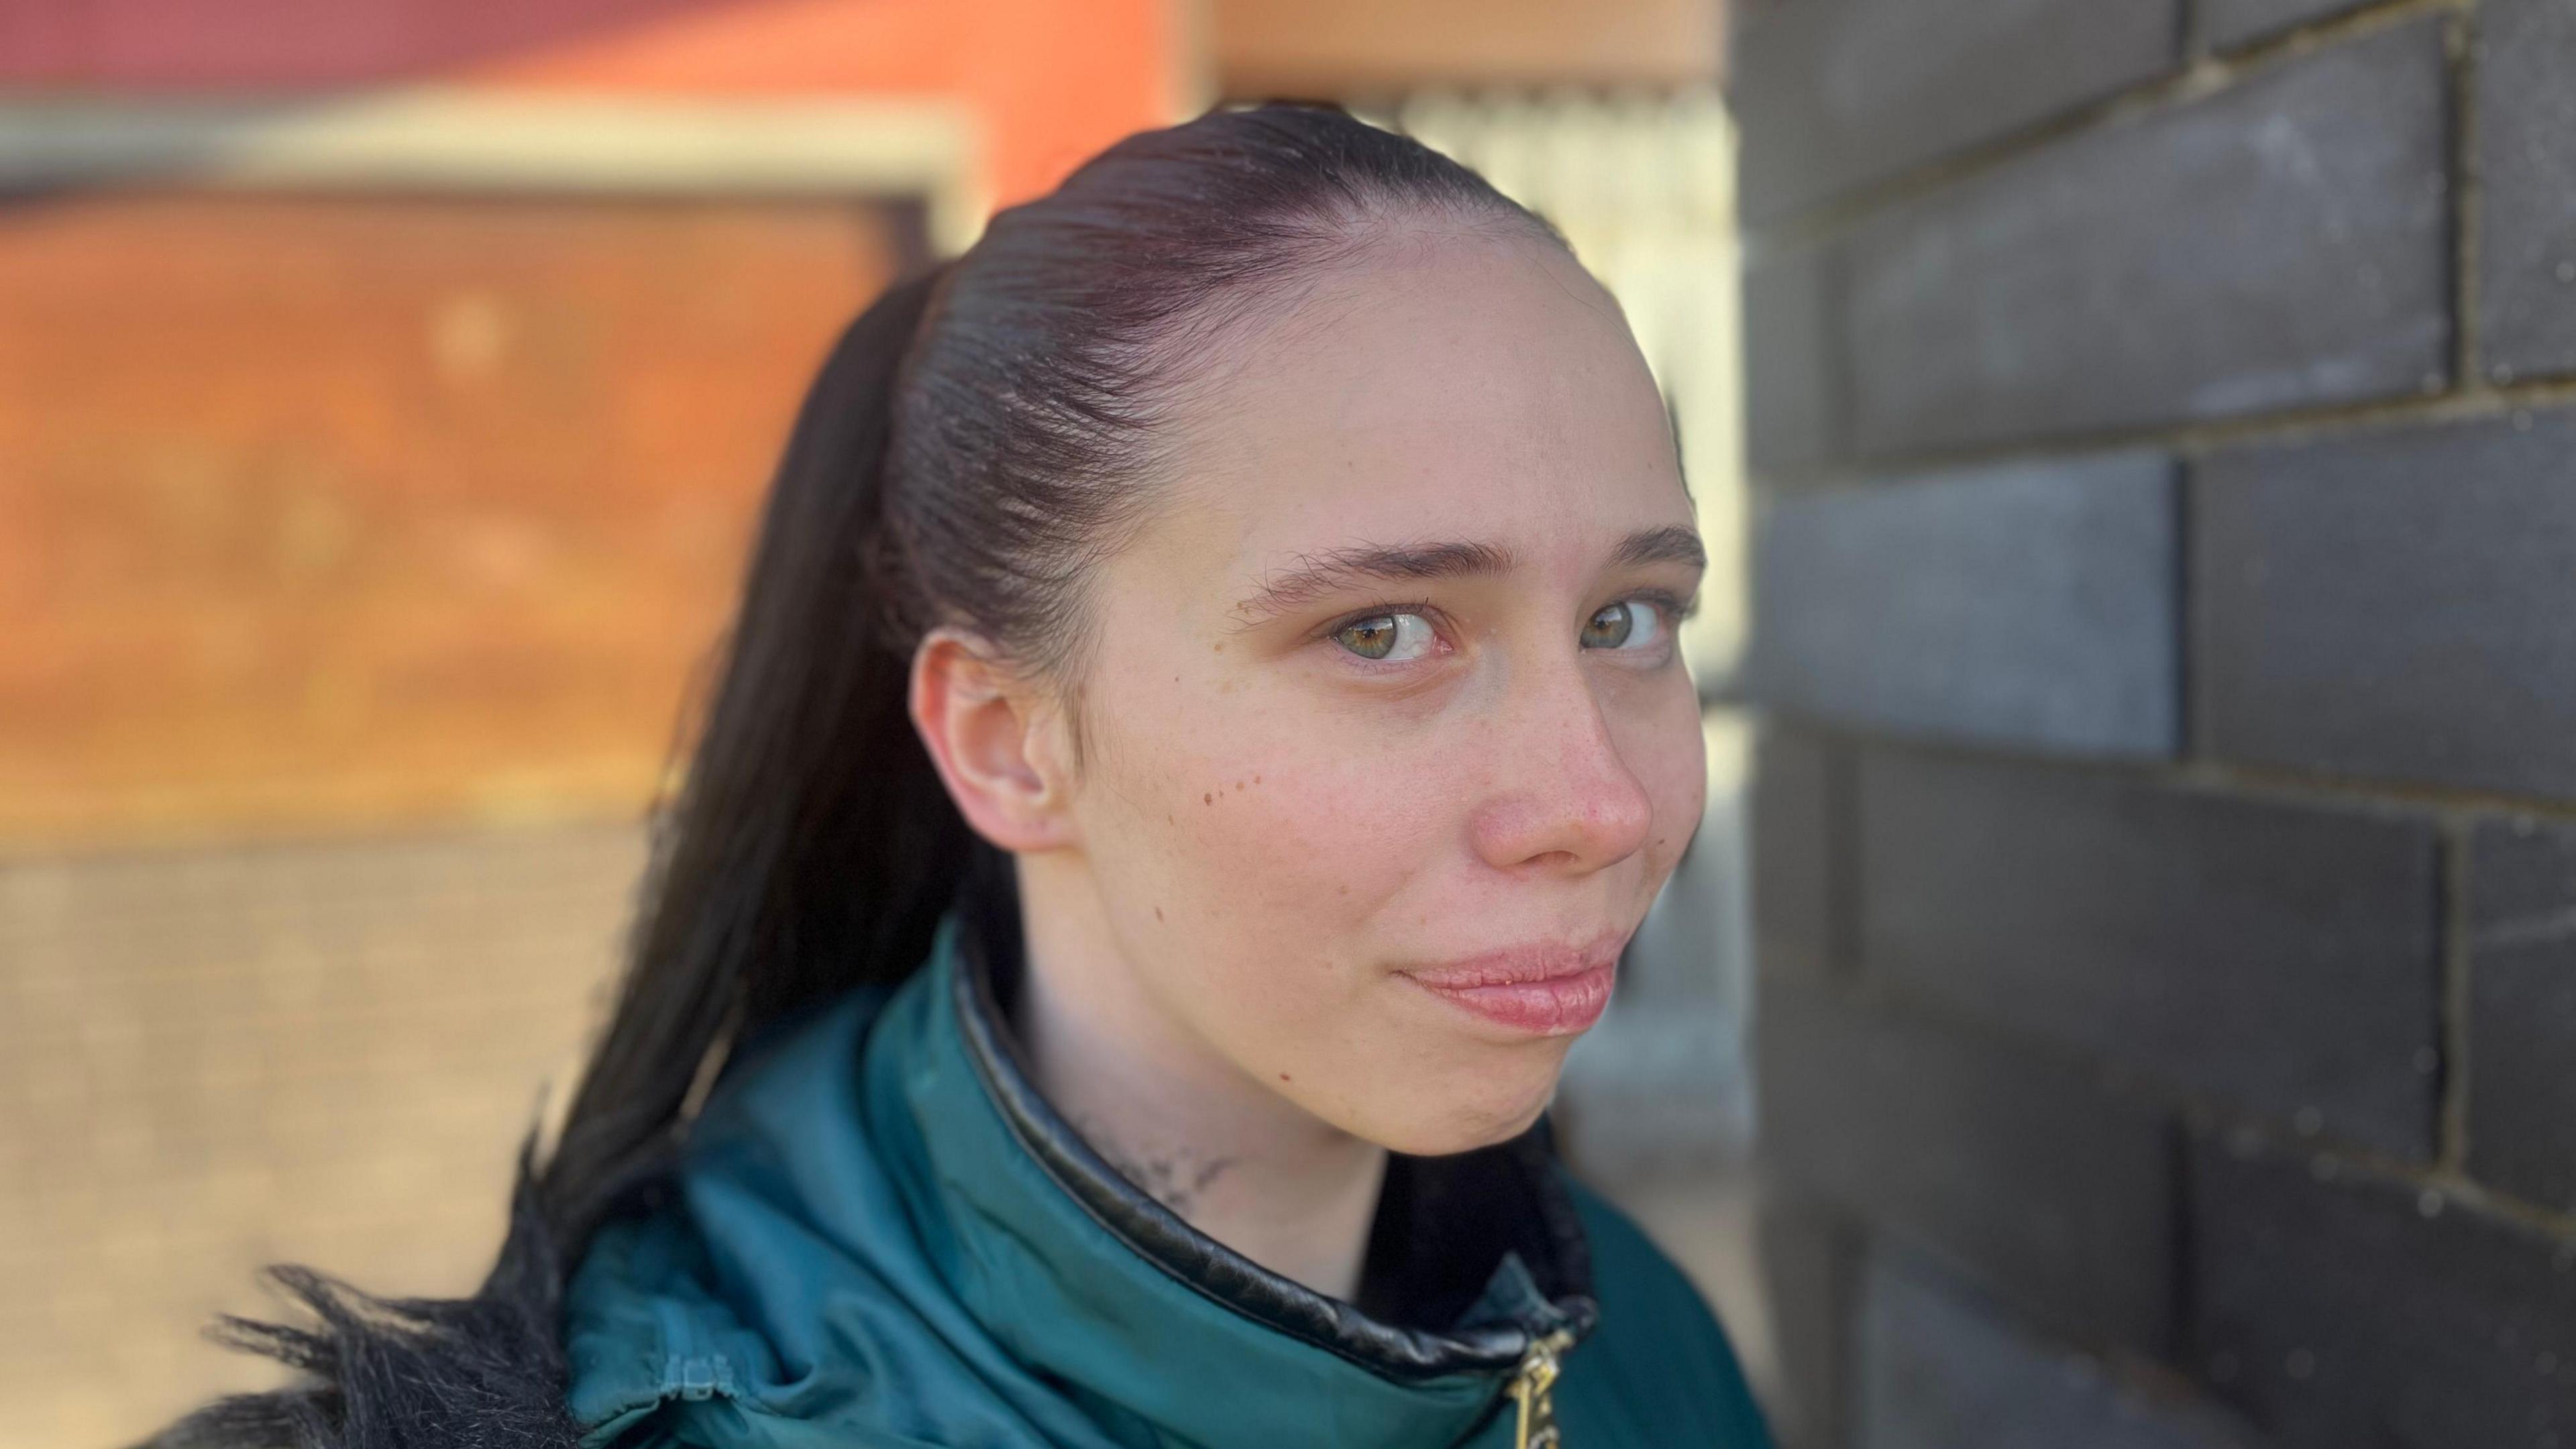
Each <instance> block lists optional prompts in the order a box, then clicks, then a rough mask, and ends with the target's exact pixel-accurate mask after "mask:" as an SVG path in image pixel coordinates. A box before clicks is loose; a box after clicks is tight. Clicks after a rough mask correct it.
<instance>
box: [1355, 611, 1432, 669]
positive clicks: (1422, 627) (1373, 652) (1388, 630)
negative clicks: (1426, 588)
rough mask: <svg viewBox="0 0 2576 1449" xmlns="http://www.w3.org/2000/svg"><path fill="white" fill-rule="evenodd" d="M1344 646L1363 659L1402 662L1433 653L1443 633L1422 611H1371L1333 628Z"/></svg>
mask: <svg viewBox="0 0 2576 1449" xmlns="http://www.w3.org/2000/svg"><path fill="white" fill-rule="evenodd" d="M1333 637H1334V638H1336V639H1339V640H1340V641H1342V647H1343V648H1345V649H1348V650H1350V651H1351V652H1352V653H1353V654H1356V655H1358V656H1360V657H1361V658H1362V659H1367V660H1372V661H1379V662H1386V661H1393V662H1397V663H1401V662H1403V661H1405V660H1410V659H1419V658H1421V657H1422V656H1423V655H1425V654H1428V653H1429V652H1431V646H1432V645H1433V644H1435V643H1437V642H1439V638H1440V636H1439V635H1438V634H1437V633H1435V632H1433V630H1432V628H1431V621H1430V620H1428V619H1425V618H1423V617H1422V616H1421V615H1420V614H1372V615H1370V616H1369V617H1367V618H1365V619H1353V620H1352V621H1351V622H1349V623H1347V624H1344V625H1343V626H1342V627H1340V628H1339V629H1336V630H1334V631H1333Z"/></svg>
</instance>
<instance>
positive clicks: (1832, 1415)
mask: <svg viewBox="0 0 2576 1449" xmlns="http://www.w3.org/2000/svg"><path fill="white" fill-rule="evenodd" d="M1759 1238H1760V1244H1759V1248H1758V1253H1759V1257H1760V1260H1761V1261H1760V1268H1761V1274H1762V1291H1763V1297H1764V1299H1765V1301H1766V1303H1767V1305H1768V1307H1769V1309H1770V1314H1771V1344H1772V1350H1773V1352H1774V1354H1775V1355H1776V1356H1777V1361H1778V1365H1779V1391H1778V1392H1779V1397H1780V1399H1781V1400H1782V1402H1781V1403H1780V1404H1779V1405H1777V1406H1776V1407H1775V1410H1774V1412H1773V1413H1772V1415H1771V1420H1772V1426H1773V1428H1774V1429H1776V1430H1777V1431H1778V1433H1779V1435H1780V1439H1781V1442H1782V1443H1784V1444H1787V1445H1790V1446H1792V1449H1841V1446H1842V1445H1843V1444H1845V1443H1846V1442H1847V1434H1848V1426H1847V1424H1846V1423H1845V1414H1844V1409H1843V1405H1844V1400H1845V1399H1846V1398H1847V1397H1848V1395H1847V1393H1846V1391H1845V1383H1846V1379H1847V1376H1848V1373H1849V1358H1850V1343H1849V1339H1850V1331H1849V1329H1850V1322H1851V1310H1852V1304H1853V1301H1854V1299H1855V1298H1856V1296H1857V1292H1856V1289H1857V1285H1856V1283H1855V1282H1854V1279H1855V1278H1856V1276H1857V1271H1858V1268H1857V1265H1858V1263H1859V1259H1860V1235H1859V1234H1858V1233H1857V1232H1855V1231H1853V1230H1852V1229H1851V1227H1850V1226H1849V1225H1848V1224H1846V1223H1844V1222H1842V1221H1841V1220H1839V1219H1838V1218H1836V1217H1835V1216H1834V1214H1833V1213H1832V1211H1831V1210H1830V1209H1827V1208H1824V1207H1822V1206H1820V1205H1818V1204H1815V1203H1810V1202H1793V1201H1789V1200H1786V1199H1784V1198H1782V1197H1780V1196H1779V1195H1776V1194H1774V1195H1772V1196H1770V1197H1769V1198H1767V1199H1766V1200H1765V1201H1764V1203H1763V1205H1762V1214H1761V1219H1760V1224H1759Z"/></svg>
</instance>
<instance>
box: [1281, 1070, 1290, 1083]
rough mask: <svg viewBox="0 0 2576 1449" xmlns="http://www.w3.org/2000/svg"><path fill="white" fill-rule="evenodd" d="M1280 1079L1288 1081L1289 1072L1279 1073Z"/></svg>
mask: <svg viewBox="0 0 2576 1449" xmlns="http://www.w3.org/2000/svg"><path fill="white" fill-rule="evenodd" d="M1279 1080H1281V1081H1283V1082H1284V1081H1286V1080H1288V1074H1287V1073H1286V1072H1281V1073H1280V1074H1279Z"/></svg>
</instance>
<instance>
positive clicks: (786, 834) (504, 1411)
mask: <svg viewBox="0 0 2576 1449" xmlns="http://www.w3.org/2000/svg"><path fill="white" fill-rule="evenodd" d="M948 272H949V268H948V267H946V266H942V267H939V268H935V269H933V270H932V271H930V272H928V273H925V274H923V275H921V276H918V277H915V278H912V279H910V280H908V281H905V282H902V283H900V284H898V285H896V286H894V287H892V288H890V289H889V290H888V291H886V292H885V293H884V294H883V295H881V296H880V297H878V299H877V300H876V301H875V303H874V304H872V305H871V306H869V307H868V309H867V310H866V311H865V312H863V313H861V314H860V315H859V317H858V319H857V320H856V321H854V322H852V323H851V324H850V325H849V327H848V328H847V329H846V330H845V331H844V332H843V333H842V334H841V337H840V340H839V341H838V343H837V344H836V345H835V346H834V347H833V349H832V353H831V356H830V358H829V359H828V360H827V361H826V362H825V363H824V365H823V368H822V370H821V372H820V374H819V375H818V376H817V377H816V379H815V381H814V384H813V387H812V388H811V390H810V391H809V392H808V393H807V395H806V398H805V401H804V405H803V406H802V408H801V409H800V410H799V412H798V414H797V418H796V423H795V427H794V431H793V432H792V433H791V434H790V437H789V441H788V445H787V449H786V453H785V456H784V458H783V459H782V461H781V462H780V464H779V468H778V473H777V476H776V478H775V480H774V482H773V484H772V487H771V489H770V493H769V498H768V504H767V507H766V509H765V511H764V514H763V517H762V519H761V523H760V530H759V537H758V541H757V543H756V544H755V545H754V548H753V551H752V555H751V562H750V566H749V569H748V571H747V574H746V577H745V584H744V592H743V596H742V601H741V606H740V609H739V611H738V614H737V616H736V619H735V621H734V624H733V627H732V629H731V630H730V632H729V634H728V637H727V639H726V640H725V642H724V644H723V645H722V647H721V650H720V655H719V658H720V660H721V666H720V668H719V670H718V672H717V676H716V678H717V684H716V688H715V691H714V696H713V699H712V700H711V701H710V702H709V703H708V705H707V708H706V711H705V725H704V729H703V730H702V731H701V732H700V734H699V738H698V740H697V744H696V747H695V749H694V750H693V751H692V753H691V760H690V765H689V768H688V771H687V774H686V775H685V776H684V778H683V780H682V782H681V784H680V787H679V789H678V791H677V793H676V795H675V796H674V797H672V798H671V799H670V800H667V801H664V802H659V803H657V805H656V806H655V808H654V809H653V810H652V811H651V813H650V824H649V828H650V836H651V849H650V854H649V861H648V864H647V867H646V870H645V874H644V878H643V882H642V886H641V889H640V891H639V893H638V909H637V915H636V918H635V921H634V924H633V926H632V930H631V935H630V937H629V941H628V960H629V966H628V969H627V971H626V974H625V977H624V979H623V981H622V982H621V983H620V986H619V989H618V993H617V999H616V1005H615V1007H614V1009H613V1011H612V1013H611V1015H610V1018H609V1021H608V1024H607V1027H606V1030H605V1031H604V1033H603V1034H602V1036H601V1037H600V1039H599V1042H598V1044H597V1046H596V1048H595V1049H594V1051H593V1053H592V1055H591V1057H590V1062H589V1066H588V1068H587V1070H586V1071H585V1073H584V1074H583V1077H582V1079H581V1083H580V1086H579V1088H578V1090H577V1091H576V1092H575V1094H574V1096H573V1099H572V1103H571V1106H570V1109H569V1111H568V1112H567V1114H566V1116H565V1119H564V1125H563V1128H562V1131H561V1134H560V1136H559V1137H558V1140H557V1142H556V1145H555V1148H554V1151H553V1153H552V1154H551V1156H550V1157H549V1158H548V1159H547V1161H546V1162H545V1163H544V1164H543V1165H542V1166H539V1165H538V1163H537V1160H536V1157H537V1134H536V1132H535V1131H534V1130H533V1129H532V1130H531V1131H530V1132H529V1133H528V1134H527V1136H526V1137H525V1138H524V1139H523V1140H522V1142H521V1144H520V1148H519V1153H518V1164H517V1170H516V1176H515V1181H514V1184H513V1188H512V1192H511V1206H510V1222H509V1230H508V1232H507V1234H506V1236H505V1238H504V1241H503V1243H502V1245H501V1250H500V1253H499V1255H498V1257H497V1259H496V1261H495V1262H494V1265H493V1267H492V1270H491V1272H490V1274H489V1275H488V1276H487V1277H486V1278H485V1280H484V1282H483V1284H482V1286H481V1288H480V1289H478V1290H477V1291H476V1293H475V1294H474V1295H473V1296H472V1297H470V1298H464V1299H420V1298H379V1297H376V1296H374V1295H371V1294H367V1293H363V1292H361V1291H359V1290H358V1289H356V1288H353V1287H351V1286H349V1285H348V1284H347V1283H345V1282H342V1281H340V1280H339V1279H336V1278H333V1277H331V1276H329V1275H326V1274H323V1273H319V1272H316V1271H314V1270H313V1269H311V1268H307V1267H303V1266H300V1265H272V1266H270V1267H269V1268H268V1269H266V1270H265V1271H264V1273H263V1276H264V1277H265V1278H267V1279H268V1280H269V1281H270V1282H271V1283H273V1284H275V1285H277V1286H278V1287H279V1288H281V1289H283V1290H284V1292H285V1293H286V1294H287V1295H288V1296H289V1297H291V1298H292V1299H293V1300H295V1301H297V1302H298V1303H300V1304H301V1306H302V1307H303V1308H305V1309H307V1310H309V1311H310V1313H311V1314H312V1316H313V1318H314V1319H315V1320H316V1322H315V1323H314V1324H313V1326H311V1327H297V1326H292V1325H288V1324H281V1323H264V1322H257V1321H253V1320H249V1319H243V1318H238V1317H234V1316H232V1315H224V1316H223V1317H222V1318H220V1319H219V1320H218V1321H217V1323H216V1325H215V1327H214V1328H213V1330H211V1336H213V1337H214V1338H215V1339H216V1340H217V1341H218V1342H221V1343H224V1344H226V1345H227V1346H230V1347H234V1348H238V1349H242V1350H245V1351H248V1352H253V1353H259V1354H264V1355H266V1356H268V1357H271V1358H275V1359H278V1360H280V1361H282V1362H284V1363H286V1364H287V1365H289V1366H290V1367H293V1368H295V1369H298V1370H300V1371H302V1373H303V1375H304V1376H305V1379H304V1382H301V1383H299V1384H296V1385H294V1386H292V1387H290V1388H287V1389H283V1390H278V1391H274V1392H269V1393H259V1394H245V1395H236V1396H232V1397H229V1398H224V1399H219V1400H217V1401H215V1402H213V1403H211V1404H208V1405H206V1406H205V1407H203V1408H201V1409H199V1410H197V1411H196V1412H195V1413H193V1414H190V1415H189V1416H188V1417H186V1418H184V1419H181V1420H179V1421H178V1422H176V1423H174V1424H172V1425H170V1426H169V1427H168V1428H166V1429H164V1430H162V1431H161V1433H160V1434H158V1435H156V1436H155V1437H154V1438H152V1439H151V1440H149V1441H147V1443H148V1444H149V1445H150V1446H153V1449H199V1446H207V1449H213V1446H224V1449H234V1446H239V1449H248V1446H272V1445H274V1446H294V1449H432V1446H435V1449H485V1446H489V1449H503V1446H507V1449H569V1446H571V1445H572V1444H574V1442H575V1440H576V1438H577V1428H576V1426H575V1425H574V1424H573V1423H572V1422H571V1420H570V1417H569V1415H568V1414H567V1412H566V1411H565V1408H564V1393H565V1389H566V1383H567V1366H566V1364H565V1361H564V1351H563V1344H562V1341H561V1332H560V1329H561V1303H562V1294H563V1288H564V1280H565V1275H566V1273H567V1272H568V1271H569V1268H570V1267H571V1265H572V1264H574V1263H575V1262H577V1261H578V1255H579V1250H580V1248H581V1246H582V1245H583V1244H585V1243H586V1242H587V1241H588V1239H589V1237H590V1234H591V1232H592V1230H593V1229H595V1228H596V1227H597V1226H598V1225H599V1223H600V1222H602V1221H603V1220H605V1219H606V1218H607V1217H608V1216H610V1215H612V1214H614V1213H615V1212H617V1211H620V1210H621V1209H622V1208H625V1207H628V1206H632V1205H636V1204H638V1203H639V1202H642V1201H648V1200H649V1199H650V1198H651V1197H652V1196H653V1195H655V1194H656V1193H658V1192H659V1191H661V1190H662V1186H663V1183H664V1182H665V1181H666V1179H667V1176H668V1172H669V1170H670V1168H671V1167H672V1166H673V1164H674V1161H675V1158H676V1153H677V1150H678V1147H679V1144H680V1138H681V1134H682V1133H683V1132H684V1131H685V1129H686V1125H687V1120H688V1117H689V1116H690V1114H692V1113H693V1112H694V1110H695V1108H696V1105H697V1103H698V1101H699V1100H700V1099H702V1097H703V1095H704V1092H705V1089H706V1087H707V1086H708V1084H709V1082H710V1081H711V1080H712V1078H713V1077H714V1076H715V1075H717V1074H719V1073H720V1071H721V1066H722V1062H723V1059H724V1057H725V1054H726V1048H727V1047H728V1045H729V1043H730V1041H731V1037H732V1034H733V1033H736V1032H738V1031H740V1030H742V1029H745V1028H746V1027H748V1026H753V1025H757V1024H759V1023H763V1022H767V1021H771V1020H774V1019H776V1018H778V1017H781V1016H784V1015H786V1014H789V1013H792V1012H794V1011H796V1010H798V1009H800V1008H802V1007H805V1006H808V1005H812V1004H814V1003H816V1002H819V1001H822V1000H824V999H827V998H829V997H831V996H834V995H836V994H838V993H839V992H841V991H843V990H845V989H847V988H849V987H852V986H855V985H859V984H862V983H868V982H881V981H890V980H893V979H895V978H897V977H900V976H902V975H903V974H905V973H906V972H908V971H909V970H910V969H911V968H912V967H913V966H914V965H916V964H917V963H918V962H919V961H920V960H921V958H922V957H923V956H924V955H925V954H927V952H928V950H929V946H930V940H931V933H932V931H933V929H934V928H935V926H936V925H937V922H938V918H939V916H940V913H941V912H942V911H944V910H945V909H946V908H947V906H948V904H949V902H950V900H951V898H952V897H953V895H954V893H955V890H956V887H957V885H958V883H959V881H960V880H961V879H963V878H964V877H965V876H966V875H967V873H968V870H969V868H970V866H974V865H976V864H977V852H978V851H979V850H980V851H982V852H983V853H986V854H998V852H995V851H993V849H992V847H990V846H989V845H984V844H982V843H981V842H980V841H979V840H978V839H977V838H976V837H975V836H974V835H973V834H972V832H971V831H970V830H969V829H968V828H967V826H966V823H965V820H964V819H963V817H961V816H960V815H959V814H958V813H957V809H956V806H955V804H954V803H953V802H951V801H950V799H949V798H948V794H947V792H946V790H945V788H944V787H943V786H942V785H941V783H940V781H939V777H938V775H937V773H936V772H935V771H934V770H933V769H932V768H931V764H930V759H929V756H928V754H927V752H925V751H924V749H923V748H922V744H921V740H920V737H919V735H918V734H917V733H916V732H915V731H914V729H913V727H912V722H911V718H910V714H909V711H908V709H907V704H906V684H907V677H908V674H909V669H910V658H909V646H908V644H907V643H906V642H905V641H904V634H905V632H906V631H905V629H904V628H903V626H902V624H901V622H900V621H901V617H902V609H901V605H900V603H899V601H898V600H897V598H896V596H895V591H896V590H898V589H900V588H901V587H902V586H903V580H902V576H901V568H902V563H901V558H900V550H898V549H896V548H894V547H891V546H890V544H889V542H888V540H887V539H886V537H885V531H886V530H885V518H884V507H883V505H884V495H885V493H886V468H887V458H888V454H889V444H890V442H891V439H892V433H893V428H894V418H895V407H894V403H895V397H896V390H897V388H899V387H900V386H901V385H902V382H903V378H904V375H905V363H906V361H907V359H908V357H909V355H910V354H911V352H912V350H913V343H914V340H915V338H916V336H917V334H918V333H919V332H920V331H921V330H922V327H923V323H924V321H925V319H926V317H927V315H928V312H929V310H930V303H931V301H932V298H933V296H934V294H935V293H936V292H937V291H938V290H939V286H940V283H941V282H942V281H943V280H944V279H945V277H946V276H947V275H948ZM983 864H984V866H985V868H987V869H989V866H990V863H989V862H985V863H983Z"/></svg>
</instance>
